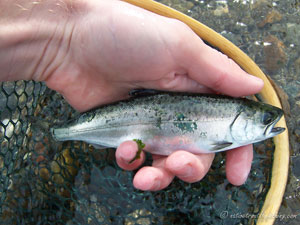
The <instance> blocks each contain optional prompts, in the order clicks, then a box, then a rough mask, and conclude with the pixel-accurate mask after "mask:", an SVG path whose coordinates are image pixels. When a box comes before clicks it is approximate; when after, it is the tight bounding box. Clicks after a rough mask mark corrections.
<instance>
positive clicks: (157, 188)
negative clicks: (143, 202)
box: [151, 179, 161, 190]
mask: <svg viewBox="0 0 300 225" xmlns="http://www.w3.org/2000/svg"><path fill="white" fill-rule="evenodd" d="M160 185H161V182H160V181H159V180H156V179H155V180H154V183H153V185H152V186H151V190H159V189H160Z"/></svg>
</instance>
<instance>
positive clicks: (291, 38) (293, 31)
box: [286, 23, 300, 45]
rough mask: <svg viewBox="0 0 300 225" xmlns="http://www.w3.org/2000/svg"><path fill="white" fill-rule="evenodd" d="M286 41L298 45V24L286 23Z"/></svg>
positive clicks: (299, 33) (299, 32)
mask: <svg viewBox="0 0 300 225" xmlns="http://www.w3.org/2000/svg"><path fill="white" fill-rule="evenodd" d="M286 40H287V41H288V42H289V43H291V44H295V45H300V24H295V23H287V31H286Z"/></svg>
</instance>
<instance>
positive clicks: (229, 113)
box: [50, 92, 285, 155]
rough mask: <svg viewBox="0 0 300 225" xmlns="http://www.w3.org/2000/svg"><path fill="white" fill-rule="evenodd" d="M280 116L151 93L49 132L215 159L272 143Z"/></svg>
mask: <svg viewBox="0 0 300 225" xmlns="http://www.w3.org/2000/svg"><path fill="white" fill-rule="evenodd" d="M282 116H283V111H282V110H281V109H280V108H278V107H275V106H272V105H269V104H266V103H263V102H256V101H253V100H250V99H247V98H234V97H229V96H223V95H217V94H193V93H175V92H169V93H155V94H147V95H143V94H141V95H137V96H134V97H131V98H129V99H127V100H122V101H119V102H115V103H112V104H109V105H104V106H101V107H99V108H97V109H94V110H90V111H88V112H85V113H82V114H80V115H79V116H78V117H76V118H74V119H72V120H70V121H68V122H67V123H66V124H65V125H64V126H60V127H52V128H51V129H50V133H51V135H52V137H53V139H54V140H55V141H70V140H76V141H84V142H86V143H88V144H91V145H93V146H95V147H96V148H98V149H101V148H117V147H118V146H119V145H120V144H121V143H122V142H124V141H128V140H141V141H142V143H144V145H145V146H144V148H143V150H144V151H146V152H149V153H152V154H158V155H170V154H171V153H172V152H174V151H177V150H185V151H188V152H191V153H195V154H200V153H215V152H220V151H225V150H230V149H234V148H237V147H240V146H244V145H248V144H251V143H256V142H260V141H263V140H265V139H268V138H272V137H274V136H276V135H278V134H280V133H282V132H284V130H285V128H282V127H275V124H276V123H277V122H278V121H279V120H280V118H281V117H282Z"/></svg>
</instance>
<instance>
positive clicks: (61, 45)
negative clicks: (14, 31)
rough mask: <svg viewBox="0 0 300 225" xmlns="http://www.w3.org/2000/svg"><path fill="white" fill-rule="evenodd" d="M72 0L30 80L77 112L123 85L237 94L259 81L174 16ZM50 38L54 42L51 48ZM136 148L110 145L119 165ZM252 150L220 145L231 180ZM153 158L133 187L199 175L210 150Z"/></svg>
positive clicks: (240, 178) (116, 95)
mask: <svg viewBox="0 0 300 225" xmlns="http://www.w3.org/2000/svg"><path fill="white" fill-rule="evenodd" d="M66 2H68V1H66ZM74 2H75V3H74ZM77 2H78V5H72V7H71V8H70V7H67V8H70V10H68V13H69V15H68V16H67V22H66V23H65V24H64V28H63V29H57V31H56V33H55V34H54V35H53V37H56V36H57V33H58V35H60V36H61V38H53V37H52V39H50V40H49V43H48V45H47V47H46V50H45V52H44V54H43V55H42V58H41V60H39V64H38V65H37V66H36V68H35V70H34V72H36V71H41V72H40V73H34V74H32V75H31V76H29V79H36V80H40V81H45V82H46V84H47V85H48V87H50V88H52V89H54V90H56V91H58V92H60V93H61V94H62V95H63V96H64V97H65V98H66V100H67V101H68V102H69V103H70V104H71V105H72V106H73V107H75V108H76V109H78V110H80V111H85V110H88V109H91V108H94V107H96V106H99V105H102V104H107V103H110V102H113V101H117V100H120V99H124V98H127V97H129V96H128V93H129V91H130V90H132V89H138V88H146V89H160V90H169V91H186V92H220V93H224V94H227V95H231V96H244V95H249V94H253V93H256V92H258V91H259V90H260V89H261V88H262V86H263V82H262V81H261V80H260V79H258V78H255V77H253V76H251V75H249V74H247V73H246V72H244V71H243V70H242V69H241V68H240V67H239V66H237V65H236V64H235V63H234V62H233V61H232V60H230V59H228V58H227V57H226V56H225V55H223V54H221V53H219V52H217V51H216V50H214V49H212V48H210V47H208V46H207V45H205V44H204V43H203V42H202V41H201V40H200V38H199V37H197V36H196V35H195V34H194V33H193V31H192V30H191V29H189V28H188V27H187V26H186V25H185V24H183V23H181V22H179V21H177V20H173V19H169V18H165V17H162V16H159V15H156V14H153V13H151V12H148V11H146V10H143V9H140V8H137V7H135V6H132V5H129V4H127V3H125V2H122V1H118V0H111V1H101V0H98V1H94V0H85V1H77ZM72 4H76V1H72ZM53 40H54V41H53ZM56 40H61V41H59V42H58V47H57V48H54V47H53V45H54V44H53V43H54V42H55V41H56ZM47 57H48V58H47ZM137 150H138V149H137V145H136V143H135V142H133V141H127V142H124V143H123V144H121V145H120V146H119V147H118V149H117V151H116V158H117V162H118V164H119V166H120V167H121V168H123V169H126V170H133V169H136V168H138V167H139V166H140V165H141V164H142V163H143V161H144V158H145V155H144V154H142V157H141V159H139V160H136V161H134V162H133V163H131V164H130V163H129V162H130V161H131V159H132V158H134V156H135V153H136V152H137ZM252 157H253V150H252V145H249V146H244V147H240V148H237V149H234V150H230V151H228V152H227V157H226V173H227V178H228V180H229V181H230V182H231V183H232V184H235V185H240V184H242V183H244V182H245V180H246V178H247V176H248V173H249V171H250V167H251V162H252ZM153 158H154V160H153V165H152V167H143V168H141V169H140V170H139V171H138V172H137V174H136V175H135V178H134V181H133V182H134V186H135V187H136V188H138V189H141V190H152V191H154V190H161V189H163V188H165V187H167V186H168V185H169V184H170V183H171V181H172V180H173V178H174V176H177V177H179V178H180V179H182V180H184V181H186V182H196V181H199V180H201V179H202V178H203V177H204V176H205V174H206V173H207V171H208V170H209V168H210V165H211V163H212V160H213V158H214V155H213V154H199V155H194V154H191V153H188V152H185V151H180V149H178V151H176V152H174V153H173V154H171V155H170V156H168V157H163V156H153Z"/></svg>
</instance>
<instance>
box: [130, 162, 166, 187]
mask: <svg viewBox="0 0 300 225" xmlns="http://www.w3.org/2000/svg"><path fill="white" fill-rule="evenodd" d="M133 186H134V187H135V188H137V189H139V190H143V191H157V190H160V188H161V181H160V180H159V178H158V176H156V175H155V174H154V173H153V171H152V168H151V167H144V168H142V169H141V170H140V171H139V172H138V173H137V174H136V175H135V176H134V178H133Z"/></svg>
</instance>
